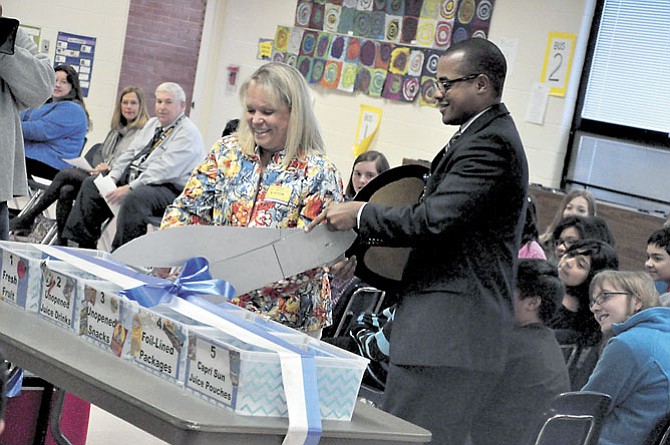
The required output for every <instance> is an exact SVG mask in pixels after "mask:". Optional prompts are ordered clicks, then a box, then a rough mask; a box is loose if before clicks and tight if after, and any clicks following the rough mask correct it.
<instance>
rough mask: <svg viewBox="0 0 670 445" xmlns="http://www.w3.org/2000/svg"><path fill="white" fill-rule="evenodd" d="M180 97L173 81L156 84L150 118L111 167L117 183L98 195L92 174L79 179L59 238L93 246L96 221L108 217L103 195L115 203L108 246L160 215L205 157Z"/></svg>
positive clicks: (97, 233) (99, 223) (139, 232)
mask: <svg viewBox="0 0 670 445" xmlns="http://www.w3.org/2000/svg"><path fill="white" fill-rule="evenodd" d="M185 108H186V96H185V94H184V90H183V89H182V88H181V86H179V85H178V84H176V83H172V82H165V83H162V84H160V85H159V86H158V88H156V117H154V118H151V119H149V121H148V122H147V123H146V125H145V126H144V128H143V129H142V130H141V132H140V133H139V134H138V135H137V136H136V138H135V140H134V141H133V142H132V144H131V146H130V147H129V148H128V149H127V150H125V151H124V152H123V154H122V155H121V156H120V157H119V159H118V160H117V161H116V162H115V164H114V165H113V166H112V170H111V171H110V172H109V176H110V177H111V178H112V180H113V181H114V182H115V184H116V185H117V188H116V189H115V190H114V191H112V192H110V193H108V194H106V195H105V196H104V198H103V197H102V196H101V195H100V192H99V191H98V188H97V186H96V185H95V184H94V182H93V181H94V179H95V177H91V178H88V179H86V180H85V181H84V183H83V184H82V186H81V189H80V191H79V194H78V195H77V199H76V201H75V204H74V207H73V208H72V211H71V212H70V216H69V217H68V220H67V223H66V224H65V228H64V230H63V241H64V242H65V243H66V242H68V241H72V242H75V243H77V245H78V246H79V247H82V248H93V249H94V248H95V247H96V245H97V243H98V239H99V238H100V235H101V226H102V224H103V223H104V222H105V221H106V220H107V219H108V218H111V217H112V211H111V210H110V209H109V206H108V205H107V203H106V202H105V199H106V200H107V201H108V202H109V203H110V204H112V205H114V204H116V205H120V209H119V212H118V215H117V222H116V235H115V236H114V240H113V241H112V249H116V248H118V247H119V246H121V245H123V244H125V243H127V242H128V241H130V240H132V239H134V238H137V237H138V236H142V235H144V234H145V233H146V231H147V228H146V227H147V218H150V217H152V216H162V215H163V212H164V211H165V208H166V207H167V206H168V205H169V204H171V203H172V201H174V199H175V198H176V197H177V195H179V193H181V191H182V189H183V187H184V185H185V184H186V181H187V180H188V178H189V176H190V175H191V172H192V171H193V169H194V168H195V167H196V166H198V164H200V162H202V160H203V159H204V157H205V149H204V146H203V143H202V137H201V136H200V132H199V131H198V129H197V128H196V126H195V124H193V122H192V121H191V120H190V119H189V118H188V117H186V116H185V115H184V110H185Z"/></svg>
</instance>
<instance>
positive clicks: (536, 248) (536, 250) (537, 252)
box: [517, 195, 547, 260]
mask: <svg viewBox="0 0 670 445" xmlns="http://www.w3.org/2000/svg"><path fill="white" fill-rule="evenodd" d="M538 236H539V233H538V230H537V210H536V209H535V201H534V200H533V198H532V197H531V196H530V195H528V206H527V207H526V219H525V221H524V223H523V232H522V233H521V248H520V249H519V253H518V254H517V256H518V257H519V258H538V259H541V260H546V259H547V256H546V255H545V253H544V250H543V249H542V246H540V244H539V242H538V241H539V239H538Z"/></svg>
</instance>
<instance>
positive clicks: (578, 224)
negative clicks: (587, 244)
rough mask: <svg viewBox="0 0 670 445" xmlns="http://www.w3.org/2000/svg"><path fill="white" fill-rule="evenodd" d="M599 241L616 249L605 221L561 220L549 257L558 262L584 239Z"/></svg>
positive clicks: (588, 218) (587, 219) (612, 236)
mask: <svg viewBox="0 0 670 445" xmlns="http://www.w3.org/2000/svg"><path fill="white" fill-rule="evenodd" d="M589 238H590V239H597V240H600V241H602V242H604V243H607V244H609V245H610V246H612V247H615V244H616V243H615V239H614V235H613V234H612V231H611V230H610V229H609V226H608V225H607V223H606V222H605V220H604V219H602V218H598V217H595V216H594V217H582V216H574V215H573V216H568V217H566V218H564V219H563V220H561V222H559V223H558V225H557V226H556V229H554V233H553V245H554V250H553V251H552V252H551V254H550V255H548V256H547V258H548V259H550V260H551V261H553V262H558V260H560V258H561V257H562V256H563V254H564V253H565V251H566V250H568V248H569V247H570V246H571V245H572V244H574V243H575V241H580V240H583V239H589Z"/></svg>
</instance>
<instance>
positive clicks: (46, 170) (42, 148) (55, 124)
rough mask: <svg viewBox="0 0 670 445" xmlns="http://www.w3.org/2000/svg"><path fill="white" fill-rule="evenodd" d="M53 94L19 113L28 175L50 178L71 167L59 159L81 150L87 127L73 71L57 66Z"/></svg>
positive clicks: (77, 80) (82, 99)
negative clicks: (40, 103) (40, 104)
mask: <svg viewBox="0 0 670 445" xmlns="http://www.w3.org/2000/svg"><path fill="white" fill-rule="evenodd" d="M55 71H56V85H55V87H54V91H53V94H52V96H51V98H50V99H49V100H47V102H46V103H45V104H44V105H42V106H41V107H39V108H36V109H31V110H27V111H24V112H23V113H21V128H22V130H23V139H24V143H25V149H26V170H27V173H28V177H30V176H39V177H41V178H45V179H53V178H54V176H56V174H57V173H58V171H59V170H61V169H63V168H68V167H71V165H69V164H68V163H67V162H65V161H64V160H63V159H71V158H76V157H78V156H79V153H81V149H82V147H83V146H84V141H85V138H86V132H87V131H88V128H89V127H90V121H89V118H88V111H86V106H85V105H84V96H83V94H82V92H81V87H80V86H79V78H78V77H77V72H76V71H75V70H74V68H72V67H71V66H70V65H58V66H57V67H56V68H55Z"/></svg>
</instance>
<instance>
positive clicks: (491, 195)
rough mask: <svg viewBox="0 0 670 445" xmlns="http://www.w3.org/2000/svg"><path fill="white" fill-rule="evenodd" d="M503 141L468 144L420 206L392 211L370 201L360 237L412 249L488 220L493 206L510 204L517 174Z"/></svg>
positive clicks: (511, 150)
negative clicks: (414, 246)
mask: <svg viewBox="0 0 670 445" xmlns="http://www.w3.org/2000/svg"><path fill="white" fill-rule="evenodd" d="M462 137H464V136H462ZM501 142H503V143H504V142H505V141H504V140H501V139H498V138H493V137H476V138H473V139H472V140H471V141H468V144H469V145H468V147H467V149H465V150H462V151H461V152H460V153H456V154H455V155H454V158H453V159H452V160H451V161H450V162H451V165H450V167H449V172H448V173H447V174H445V175H444V177H443V178H442V179H441V182H440V183H439V184H437V186H436V189H435V190H434V191H433V192H432V193H430V194H429V196H426V197H425V198H424V200H423V201H422V202H421V203H419V204H415V205H406V206H393V207H388V206H380V205H376V204H372V203H368V204H367V205H366V206H365V208H364V209H363V211H362V213H361V217H360V226H359V234H360V236H361V239H363V240H366V239H367V240H375V241H376V243H377V244H383V245H385V246H413V245H416V243H417V242H432V241H434V240H438V239H441V238H444V237H445V236H457V234H458V233H459V232H461V231H465V230H468V227H470V226H471V225H472V224H477V223H478V222H480V221H482V220H486V219H487V217H488V215H487V212H489V211H490V209H491V208H497V207H499V206H500V203H499V202H501V201H505V200H509V197H507V195H508V194H509V189H510V187H509V181H510V179H509V178H510V176H513V175H514V172H513V171H512V170H513V169H514V168H515V159H514V156H515V154H514V151H515V150H514V147H510V146H507V145H503V144H501ZM437 173H438V174H439V172H437ZM434 174H435V173H434Z"/></svg>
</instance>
